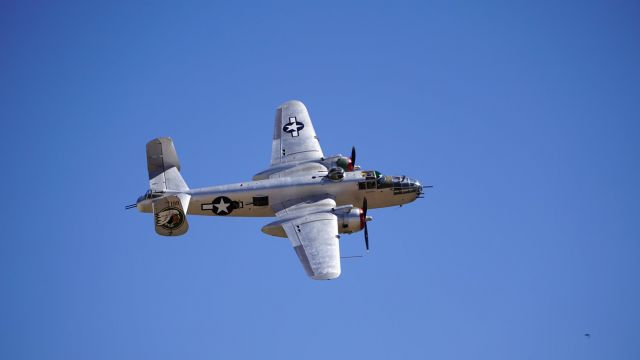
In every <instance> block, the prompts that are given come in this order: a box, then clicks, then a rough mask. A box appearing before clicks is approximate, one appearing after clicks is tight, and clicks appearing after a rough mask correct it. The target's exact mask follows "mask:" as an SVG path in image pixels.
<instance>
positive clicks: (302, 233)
mask: <svg viewBox="0 0 640 360" xmlns="http://www.w3.org/2000/svg"><path fill="white" fill-rule="evenodd" d="M335 206H336V203H335V201H333V200H332V199H328V198H325V199H322V200H320V201H317V202H305V203H300V204H297V205H294V206H291V207H288V208H284V209H282V210H281V211H278V213H277V216H278V217H279V218H281V219H282V221H283V222H282V228H283V229H284V231H285V232H286V234H287V237H288V238H289V241H291V245H293V250H295V252H296V255H298V258H299V259H300V262H301V263H302V266H303V267H304V270H305V271H306V272H307V275H309V276H310V277H311V278H312V279H314V280H331V279H335V278H337V277H338V276H340V244H339V240H340V237H339V236H338V218H337V217H336V215H334V214H333V213H332V212H331V209H332V208H334V207H335Z"/></svg>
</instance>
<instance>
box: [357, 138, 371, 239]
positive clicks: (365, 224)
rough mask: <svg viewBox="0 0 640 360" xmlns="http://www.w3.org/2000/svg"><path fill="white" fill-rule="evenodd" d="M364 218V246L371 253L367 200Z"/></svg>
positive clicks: (365, 201) (364, 206)
mask: <svg viewBox="0 0 640 360" xmlns="http://www.w3.org/2000/svg"><path fill="white" fill-rule="evenodd" d="M354 152H355V151H354ZM362 216H364V246H365V247H366V248H367V251H369V230H368V229H367V198H364V200H363V201H362Z"/></svg>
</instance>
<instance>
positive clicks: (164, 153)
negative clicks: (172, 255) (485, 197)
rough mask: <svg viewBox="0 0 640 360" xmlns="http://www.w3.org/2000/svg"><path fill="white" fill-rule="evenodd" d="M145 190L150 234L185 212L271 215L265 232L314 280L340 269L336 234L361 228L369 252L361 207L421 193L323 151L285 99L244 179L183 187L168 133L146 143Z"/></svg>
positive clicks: (177, 231) (302, 115) (167, 228)
mask: <svg viewBox="0 0 640 360" xmlns="http://www.w3.org/2000/svg"><path fill="white" fill-rule="evenodd" d="M147 168H148V172H149V190H148V191H147V192H146V193H145V194H144V195H142V196H140V197H139V198H138V199H137V201H136V203H135V204H132V205H128V206H127V208H134V207H135V208H137V209H138V210H139V211H141V212H144V213H153V214H154V224H155V230H156V233H158V234H159V235H164V236H178V235H183V234H185V233H186V232H187V230H188V229H189V223H188V222H187V216H186V215H187V214H190V215H205V216H243V217H273V216H275V217H276V220H275V221H273V222H271V223H269V224H267V225H265V226H264V227H263V228H262V231H263V232H264V233H265V234H268V235H272V236H278V237H283V238H288V239H289V241H290V242H291V245H292V246H293V249H294V250H295V253H296V255H297V256H298V259H299V260H300V262H301V263H302V266H303V267H304V270H305V272H306V273H307V275H308V276H309V277H311V278H312V279H314V280H331V279H335V278H337V277H338V276H340V273H341V267H340V245H339V242H340V241H339V240H340V234H351V233H355V232H358V231H361V230H364V240H365V247H366V249H367V251H369V232H368V229H367V222H368V221H370V220H372V218H371V217H370V216H368V215H367V211H368V209H370V208H371V209H374V208H382V207H389V206H397V205H403V204H406V203H410V202H412V201H414V200H416V198H420V197H421V195H422V194H423V187H422V185H421V184H420V182H419V181H418V180H415V179H412V178H409V177H406V176H386V175H383V174H381V173H380V172H378V171H373V170H372V171H364V170H361V169H360V167H359V166H357V165H356V150H355V147H353V148H352V149H351V156H350V157H346V156H342V155H335V156H330V157H325V156H324V154H323V152H322V149H321V147H320V142H319V141H318V137H317V136H316V132H315V130H314V128H313V124H312V122H311V118H310V117H309V112H308V111H307V108H306V106H305V105H304V104H303V103H302V102H300V101H297V100H291V101H287V102H285V103H284V104H282V105H280V106H279V107H278V108H277V109H276V116H275V126H274V133H273V142H272V146H271V165H270V166H269V167H268V168H267V169H266V170H263V171H261V172H259V173H257V174H256V175H255V176H253V179H252V180H251V181H245V182H241V183H236V184H228V185H220V186H211V187H205V188H198V189H190V188H189V187H188V186H187V184H186V183H185V181H184V179H183V178H182V176H181V175H180V162H179V161H178V156H177V154H176V150H175V147H174V145H173V141H172V140H171V138H168V137H160V138H156V139H153V140H151V141H149V142H148V143H147Z"/></svg>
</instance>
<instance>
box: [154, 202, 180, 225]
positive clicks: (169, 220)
mask: <svg viewBox="0 0 640 360" xmlns="http://www.w3.org/2000/svg"><path fill="white" fill-rule="evenodd" d="M183 223H184V213H183V212H182V210H180V209H178V208H175V207H168V208H164V209H162V210H161V211H159V212H158V213H157V214H156V225H158V226H161V227H163V228H165V229H167V230H173V229H177V228H179V227H180V226H182V224H183Z"/></svg>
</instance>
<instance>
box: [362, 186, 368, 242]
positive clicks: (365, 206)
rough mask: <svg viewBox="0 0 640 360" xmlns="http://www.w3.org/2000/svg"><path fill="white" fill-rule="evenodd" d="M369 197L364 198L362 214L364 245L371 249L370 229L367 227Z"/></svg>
mask: <svg viewBox="0 0 640 360" xmlns="http://www.w3.org/2000/svg"><path fill="white" fill-rule="evenodd" d="M367 206H368V205H367V198H364V199H363V200H362V215H363V216H364V219H365V220H364V246H365V248H366V249H367V251H369V229H368V228H367Z"/></svg>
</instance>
